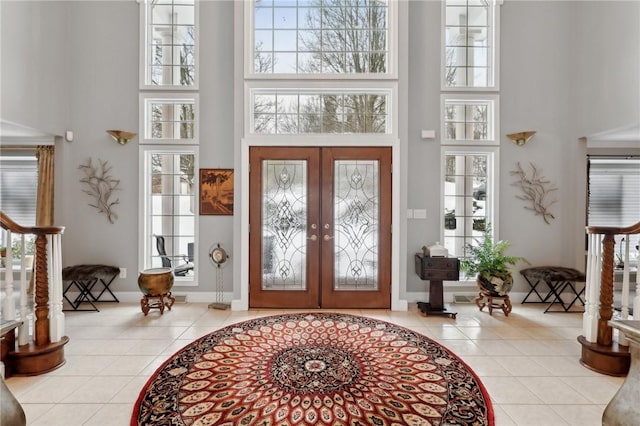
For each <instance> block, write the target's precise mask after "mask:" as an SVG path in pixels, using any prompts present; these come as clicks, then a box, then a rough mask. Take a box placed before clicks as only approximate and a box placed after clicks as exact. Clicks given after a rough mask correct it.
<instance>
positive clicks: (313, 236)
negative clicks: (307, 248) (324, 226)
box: [307, 234, 318, 241]
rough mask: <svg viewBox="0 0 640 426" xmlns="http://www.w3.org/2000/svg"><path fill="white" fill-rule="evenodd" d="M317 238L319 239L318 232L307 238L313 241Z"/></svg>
mask: <svg viewBox="0 0 640 426" xmlns="http://www.w3.org/2000/svg"><path fill="white" fill-rule="evenodd" d="M317 239H318V236H317V235H316V234H313V235H312V236H310V237H307V240H311V241H315V240H317Z"/></svg>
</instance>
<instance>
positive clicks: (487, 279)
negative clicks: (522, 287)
mask: <svg viewBox="0 0 640 426" xmlns="http://www.w3.org/2000/svg"><path fill="white" fill-rule="evenodd" d="M476 284H477V285H478V287H479V288H480V290H482V291H484V292H486V293H488V294H489V295H491V296H506V295H507V294H509V292H510V291H511V289H512V288H513V277H512V276H511V273H509V272H506V273H493V274H491V273H488V272H480V273H479V274H478V276H477V278H476Z"/></svg>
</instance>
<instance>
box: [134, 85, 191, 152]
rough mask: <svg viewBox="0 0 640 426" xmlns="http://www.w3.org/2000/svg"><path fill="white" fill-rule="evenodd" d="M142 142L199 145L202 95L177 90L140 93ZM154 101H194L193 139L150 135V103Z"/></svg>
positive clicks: (176, 102)
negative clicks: (163, 137)
mask: <svg viewBox="0 0 640 426" xmlns="http://www.w3.org/2000/svg"><path fill="white" fill-rule="evenodd" d="M139 101H140V117H139V123H140V144H143V145H144V144H154V145H198V144H199V140H200V134H199V127H200V126H199V123H200V97H199V95H198V94H197V93H175V92H169V93H164V92H144V93H140V96H139ZM152 102H166V103H174V104H180V103H193V109H194V118H193V121H194V128H193V138H191V139H158V138H151V137H149V136H150V134H151V119H150V116H149V113H150V104H151V103H152Z"/></svg>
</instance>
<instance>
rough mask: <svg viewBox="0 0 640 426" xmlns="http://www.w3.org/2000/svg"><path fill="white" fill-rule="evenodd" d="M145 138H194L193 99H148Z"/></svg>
mask: <svg viewBox="0 0 640 426" xmlns="http://www.w3.org/2000/svg"><path fill="white" fill-rule="evenodd" d="M145 108H146V111H145V113H146V117H147V118H146V119H147V126H146V127H147V129H148V132H149V133H148V134H147V135H145V138H146V139H194V138H195V104H194V103H193V101H190V102H185V101H181V100H156V99H148V100H147V102H146V104H145Z"/></svg>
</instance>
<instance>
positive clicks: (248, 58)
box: [244, 0, 398, 80]
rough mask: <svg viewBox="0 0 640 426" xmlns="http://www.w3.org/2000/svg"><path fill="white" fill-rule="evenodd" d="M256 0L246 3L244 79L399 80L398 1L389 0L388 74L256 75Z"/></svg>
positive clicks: (247, 0)
mask: <svg viewBox="0 0 640 426" xmlns="http://www.w3.org/2000/svg"><path fill="white" fill-rule="evenodd" d="M254 3H255V2H254V0H246V1H245V3H244V28H245V29H248V31H245V34H244V40H245V46H244V54H245V58H244V64H245V68H244V77H245V79H259V80H290V79H296V80H318V79H324V80H367V79H370V80H397V79H398V19H397V16H398V5H397V3H398V2H397V0H388V9H387V12H388V13H387V25H388V29H387V31H388V33H387V46H388V48H387V55H388V56H387V64H388V69H387V72H386V73H384V74H383V73H360V74H357V73H353V74H327V73H320V74H303V73H255V72H254V71H253V70H254V65H253V60H254V57H253V47H254V34H253V31H254V13H253V12H254Z"/></svg>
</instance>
